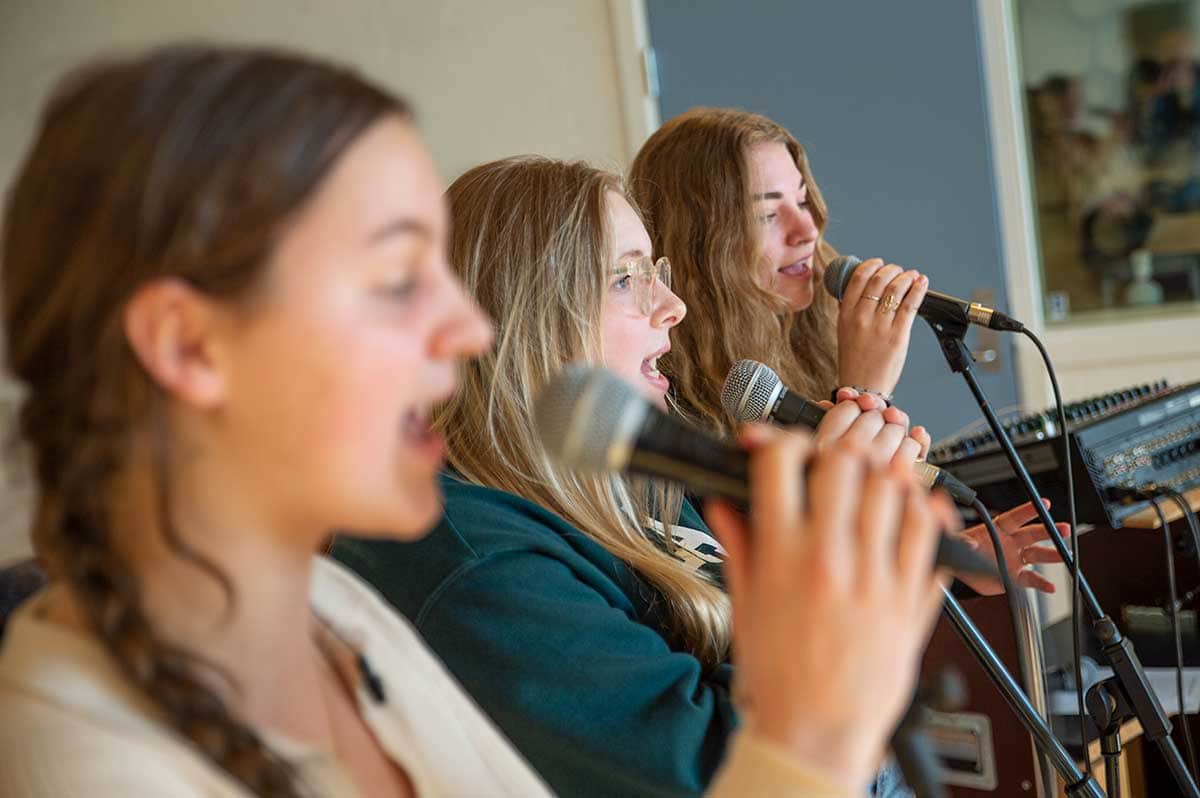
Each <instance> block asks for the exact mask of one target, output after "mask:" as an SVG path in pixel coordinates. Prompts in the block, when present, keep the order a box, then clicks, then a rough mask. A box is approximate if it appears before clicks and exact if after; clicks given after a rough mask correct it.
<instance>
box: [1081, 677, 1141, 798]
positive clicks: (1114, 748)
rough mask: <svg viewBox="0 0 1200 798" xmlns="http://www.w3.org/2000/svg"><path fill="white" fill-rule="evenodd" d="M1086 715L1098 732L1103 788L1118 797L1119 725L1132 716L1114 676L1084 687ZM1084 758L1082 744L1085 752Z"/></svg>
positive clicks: (1119, 762) (1119, 797)
mask: <svg viewBox="0 0 1200 798" xmlns="http://www.w3.org/2000/svg"><path fill="white" fill-rule="evenodd" d="M1085 703H1086V704H1087V709H1088V714H1089V715H1091V716H1092V721H1093V722H1094V723H1095V724H1096V728H1097V729H1098V730H1099V732H1100V753H1101V754H1103V755H1104V786H1105V787H1107V788H1108V798H1121V724H1123V723H1124V722H1125V721H1127V720H1132V719H1133V717H1134V713H1133V708H1132V707H1130V706H1129V702H1127V701H1126V700H1125V698H1124V696H1123V695H1122V694H1121V685H1120V684H1118V683H1117V678H1116V677H1115V676H1109V677H1108V678H1107V679H1101V680H1100V681H1098V682H1096V683H1095V684H1093V685H1092V686H1091V687H1089V688H1088V691H1087V698H1086V699H1085ZM1084 755H1085V756H1086V755H1087V754H1086V745H1085V753H1084Z"/></svg>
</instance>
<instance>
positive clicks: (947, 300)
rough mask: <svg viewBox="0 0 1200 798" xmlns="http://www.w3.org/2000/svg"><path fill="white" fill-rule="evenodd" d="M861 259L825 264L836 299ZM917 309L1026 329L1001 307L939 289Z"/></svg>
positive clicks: (955, 320)
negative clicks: (942, 291)
mask: <svg viewBox="0 0 1200 798" xmlns="http://www.w3.org/2000/svg"><path fill="white" fill-rule="evenodd" d="M860 263H862V259H861V258H856V257H854V256H853V255H842V256H840V257H837V258H834V259H833V261H832V262H831V263H830V264H829V265H828V266H826V267H825V290H826V291H828V292H829V293H830V294H833V298H834V299H836V300H838V301H839V302H840V301H841V300H842V294H844V293H845V292H846V285H847V284H848V283H849V282H850V275H851V274H853V273H854V270H855V269H857V268H858V264H860ZM917 313H919V314H920V315H921V316H924V317H925V318H926V319H928V320H929V321H932V322H948V323H951V324H963V325H966V324H978V325H979V326H981V327H989V328H991V329H993V330H1005V331H1007V332H1021V331H1022V330H1024V329H1025V326H1024V325H1023V324H1021V322H1019V321H1017V320H1016V319H1014V318H1012V317H1010V316H1006V315H1004V314H1003V313H1001V312H1000V311H998V310H995V309H993V308H989V307H987V306H986V305H981V304H979V303H978V302H968V301H967V300H965V299H959V298H958V297H953V296H950V295H949V294H943V293H940V292H938V291H929V292H927V293H926V294H925V298H924V299H923V300H921V307H919V308H917Z"/></svg>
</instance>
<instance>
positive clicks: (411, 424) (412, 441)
mask: <svg viewBox="0 0 1200 798" xmlns="http://www.w3.org/2000/svg"><path fill="white" fill-rule="evenodd" d="M400 435H401V437H402V438H403V439H404V443H405V445H406V447H407V448H408V449H410V450H411V451H413V452H416V453H418V454H420V455H424V456H426V457H427V458H428V459H429V460H431V461H433V462H434V464H435V465H440V464H441V461H442V459H443V458H444V457H445V452H446V442H445V439H444V438H442V436H441V435H439V434H438V433H437V432H435V431H434V429H433V425H432V424H431V422H430V412H429V409H428V408H420V409H414V410H410V411H408V412H407V413H405V414H404V418H403V419H401V422H400Z"/></svg>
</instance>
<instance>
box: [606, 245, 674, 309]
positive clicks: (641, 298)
mask: <svg viewBox="0 0 1200 798" xmlns="http://www.w3.org/2000/svg"><path fill="white" fill-rule="evenodd" d="M612 274H614V275H620V276H622V277H628V278H629V282H630V284H631V285H632V286H633V296H634V299H636V300H637V306H638V310H639V311H641V312H642V314H643V315H645V316H649V315H650V314H651V312H653V310H654V306H655V304H656V303H657V301H658V290H657V289H658V284H659V283H662V285H663V287H664V288H666V289H667V290H668V291H670V290H671V261H669V260H667V259H666V258H659V259H658V260H654V259H653V258H651V257H650V256H649V255H642V256H640V257H633V258H627V259H625V260H623V261H621V263H620V265H619V266H617V267H616V268H614V269H613V270H612Z"/></svg>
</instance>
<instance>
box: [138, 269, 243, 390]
mask: <svg viewBox="0 0 1200 798" xmlns="http://www.w3.org/2000/svg"><path fill="white" fill-rule="evenodd" d="M222 320H223V317H222V314H221V309H220V308H219V307H218V305H217V303H216V302H215V301H214V300H212V299H210V298H209V297H207V296H205V295H204V294H202V293H201V292H199V291H197V290H196V289H195V288H193V287H192V286H190V285H188V284H187V283H186V282H185V281H183V280H179V279H176V278H161V279H158V280H153V281H151V282H149V283H147V284H146V285H144V286H142V287H141V288H139V289H138V290H137V292H136V293H135V294H134V295H133V297H132V298H131V299H130V300H129V302H128V303H127V304H126V305H125V313H124V319H123V321H124V327H125V337H126V338H127V339H128V341H129V345H130V347H131V348H132V349H133V352H134V354H135V355H136V356H137V358H138V360H139V361H140V362H141V364H142V367H143V368H145V369H146V371H147V372H148V373H149V374H150V376H151V377H153V378H154V380H155V381H156V382H157V383H158V384H159V385H160V386H161V387H162V388H163V389H164V390H165V391H166V392H167V393H169V394H171V396H172V397H174V398H176V399H178V400H180V401H183V402H185V403H187V404H190V405H192V406H194V407H197V408H200V409H211V408H214V407H216V406H218V405H220V404H221V402H222V401H223V400H224V399H225V393H226V390H225V375H224V371H223V369H222V368H221V366H222V359H221V356H220V355H221V336H220V331H221V325H222Z"/></svg>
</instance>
